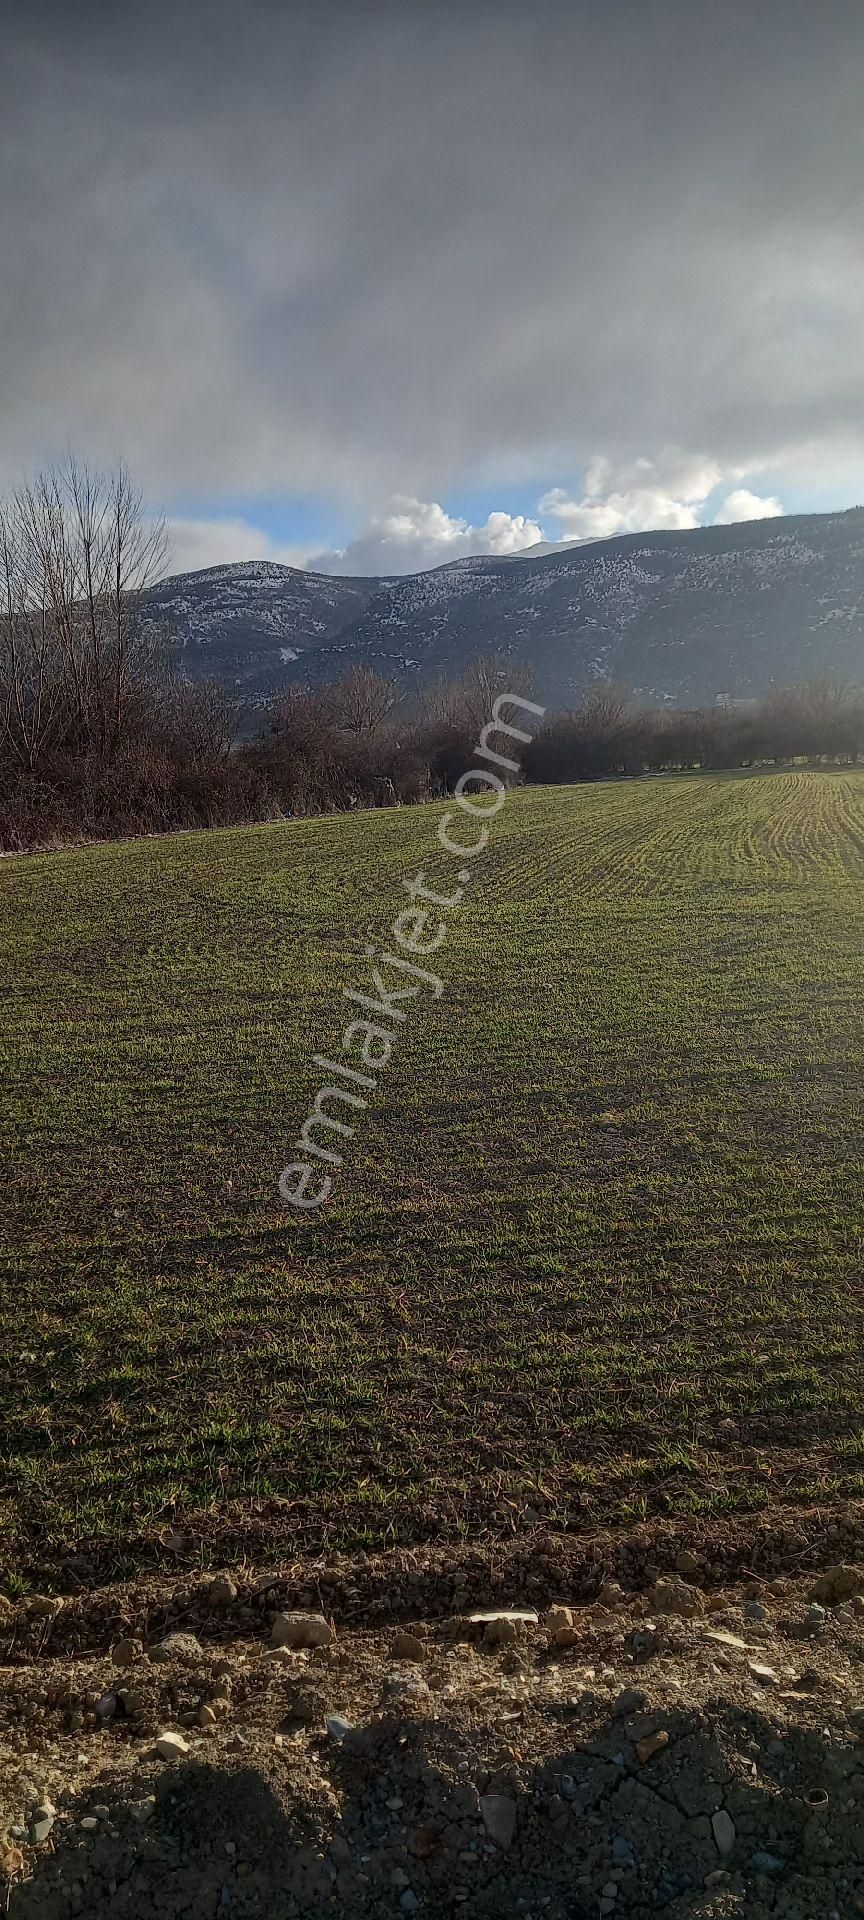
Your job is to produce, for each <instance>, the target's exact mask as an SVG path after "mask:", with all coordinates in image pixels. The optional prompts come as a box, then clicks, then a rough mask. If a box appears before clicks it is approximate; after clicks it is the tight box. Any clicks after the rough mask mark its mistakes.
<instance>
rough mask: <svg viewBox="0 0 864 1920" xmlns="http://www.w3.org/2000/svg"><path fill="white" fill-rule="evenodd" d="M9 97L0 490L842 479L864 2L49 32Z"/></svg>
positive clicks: (36, 17) (171, 13)
mask: <svg viewBox="0 0 864 1920" xmlns="http://www.w3.org/2000/svg"><path fill="white" fill-rule="evenodd" d="M4 66H5V83H4V111H3V114H2V116H0V166H2V194H0V235H2V255H0V257H2V262H3V266H2V274H0V338H2V343H3V379H2V387H0V395H2V398H0V407H2V436H0V458H2V465H3V467H4V468H5V470H6V472H7V473H9V472H12V471H14V470H16V469H17V467H19V466H20V465H21V464H30V463H31V462H32V461H33V460H34V459H36V458H38V457H39V456H40V455H41V454H43V453H45V452H49V451H51V450H52V449H56V448H57V447H62V445H63V444H64V443H65V442H66V441H67V440H68V441H72V442H74V443H75V444H76V445H77V446H79V447H81V448H82V449H84V450H87V451H90V452H91V453H94V454H101V455H105V456H110V455H111V454H113V453H114V452H116V451H117V450H119V449H122V450H123V451H124V452H125V453H126V455H127V457H128V458H129V460H130V461H131V462H132V463H133V465H134V467H135V468H136V470H137V471H138V473H139V474H140V476H141V477H142V479H143V480H144V482H145V484H146V485H147V486H148V488H150V489H151V491H152V492H154V493H155V494H160V493H166V492H172V493H177V492H178V491H179V490H180V489H181V488H188V489H190V490H194V491H195V492H197V493H199V494H209V495H212V496H213V497H214V498H219V497H224V498H226V499H227V498H230V497H231V496H236V495H237V494H238V493H239V492H241V491H242V490H243V489H248V488H255V487H260V488H286V489H288V488H290V489H297V490H310V491H317V492H326V493H333V494H336V495H339V496H340V497H341V498H342V499H343V500H344V501H346V502H347V503H349V505H350V506H351V508H352V510H354V511H356V512H357V513H358V514H359V515H363V516H364V517H367V518H369V519H371V520H374V517H375V515H376V514H379V513H381V512H382V511H384V503H385V502H386V500H387V497H388V496H389V495H391V494H393V493H399V494H402V495H408V496H412V497H416V498H417V499H419V500H421V501H428V500H431V499H435V498H438V497H441V496H442V495H444V496H445V497H446V494H447V491H448V489H452V488H454V487H456V486H457V485H459V484H460V483H462V482H464V481H465V480H466V478H467V477H468V476H470V477H472V478H473V479H475V480H476V479H477V478H478V477H481V478H482V477H485V478H486V479H488V480H489V481H494V480H495V478H496V477H497V476H499V475H501V476H507V478H508V479H509V480H513V479H514V478H517V477H519V476H521V477H522V478H523V479H524V481H525V483H526V485H530V484H533V483H535V482H536V484H537V489H538V494H539V493H540V492H542V491H543V490H544V488H547V487H550V486H552V485H553V484H555V483H558V482H560V481H561V480H567V479H568V477H569V476H572V475H573V474H574V473H575V472H576V471H577V469H578V468H579V467H580V466H581V465H582V464H583V463H585V462H587V461H588V459H589V458H590V457H591V456H592V455H596V454H602V455H604V456H605V457H606V458H607V459H608V460H609V461H610V462H611V463H612V467H613V469H616V470H618V469H624V468H625V467H627V465H628V463H632V462H633V461H635V460H636V459H638V458H640V457H642V458H645V457H647V458H649V459H654V458H655V457H656V456H657V455H658V453H659V451H660V450H661V449H663V448H667V447H669V446H674V447H677V448H681V449H683V450H684V451H685V453H687V454H688V455H689V456H694V457H697V458H699V459H704V460H706V461H709V462H710V461H714V462H717V463H719V464H720V466H721V467H722V469H723V472H724V476H730V478H729V486H730V490H731V489H732V487H733V486H734V484H735V476H736V475H739V476H740V477H741V478H743V476H744V475H745V473H747V472H752V471H754V470H756V469H758V468H759V467H762V466H766V465H769V464H771V463H775V464H776V463H779V462H785V463H786V464H787V465H789V464H793V465H794V464H796V463H797V466H798V467H799V468H802V470H803V467H805V466H806V468H807V470H808V472H810V473H812V475H813V476H814V480H815V482H817V483H818V481H819V480H821V479H825V478H828V477H831V476H836V475H837V474H841V473H843V472H846V471H848V472H849V473H850V475H851V474H856V475H857V474H859V473H860V472H861V471H862V467H864V353H862V343H864V327H862V321H864V253H862V239H861V209H862V188H864V136H862V114H861V104H860V103H861V88H862V78H864V10H862V8H861V6H860V3H859V0H848V3H847V0H821V3H820V5H819V7H818V8H816V7H814V6H812V4H808V5H803V4H800V3H799V0H761V3H760V0H748V3H747V4H746V5H745V4H741V3H740V0H733V3H732V4H727V5H726V6H717V7H712V8H708V7H697V6H694V5H693V4H692V0H617V4H615V3H614V0H612V3H611V4H609V5H601V4H599V0H591V4H588V3H587V0H582V3H581V4H580V3H579V0H576V4H573V3H572V0H570V4H561V5H558V4H544V0H539V3H538V0H535V4H534V5H532V6H530V7H528V6H525V5H521V4H520V5H517V4H508V0H501V3H500V4H498V5H495V6H492V5H486V4H476V5H471V4H470V0H466V3H465V4H463V5H461V6H460V7H458V8H457V7H456V6H450V5H449V4H446V3H443V0H412V4H411V5H410V6H406V5H402V6H399V7H396V6H389V5H383V4H382V5H379V4H375V0H371V3H370V4H363V0H360V3H359V4H356V3H355V4H352V5H350V6H348V5H346V6H345V7H344V8H339V7H336V6H334V5H332V4H328V0H322V3H321V4H318V5H316V6H314V7H311V6H310V7H306V6H302V5H297V6H295V5H292V4H290V0H289V3H288V4H284V5H282V6H273V7H267V6H261V5H256V4H255V0H252V3H251V4H244V5H243V6H239V5H238V6H236V7H235V6H231V7H229V6H218V5H209V6H198V5H196V4H185V5H175V6H173V7H171V8H169V7H167V6H166V7H164V8H163V7H160V6H159V5H156V6H155V7H149V8H147V9H143V8H141V7H140V5H135V6H134V7H133V6H131V5H130V6H127V5H125V4H123V0H120V4H115V5H108V4H106V5H104V6H102V7H97V6H93V7H91V8H90V9H87V8H86V7H85V8H84V9H83V11H81V10H79V9H74V10H73V9H71V8H66V7H65V6H64V7H63V8H62V9H61V8H59V7H58V8H57V10H56V11H53V10H51V9H48V8H46V7H40V6H39V5H38V4H37V5H36V7H35V8H34V7H32V6H30V7H28V8H26V9H24V8H23V7H22V8H21V10H20V12H16V9H15V7H14V6H13V7H12V8H11V9H10V8H9V7H7V9H6V13H5V18H4ZM500 505H501V506H502V507H506V506H507V505H508V501H507V500H506V499H505V498H502V499H501V501H500Z"/></svg>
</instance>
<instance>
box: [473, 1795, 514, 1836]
mask: <svg viewBox="0 0 864 1920" xmlns="http://www.w3.org/2000/svg"><path fill="white" fill-rule="evenodd" d="M480 1813H481V1816H482V1819H483V1825H484V1827H485V1828H486V1832H487V1833H488V1835H489V1838H490V1840H494V1842H495V1845H496V1847H504V1848H506V1847H509V1846H510V1843H511V1841H512V1839H513V1835H514V1833H515V1831H516V1802H515V1800H510V1799H509V1798H508V1796H507V1795H506V1794H504V1793H482V1794H481V1795H480Z"/></svg>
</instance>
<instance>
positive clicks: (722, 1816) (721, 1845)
mask: <svg viewBox="0 0 864 1920" xmlns="http://www.w3.org/2000/svg"><path fill="white" fill-rule="evenodd" d="M711 1828H712V1831H713V1834H714V1839H715V1842H716V1846H717V1852H718V1853H719V1854H721V1855H722V1856H723V1858H724V1859H725V1857H726V1855H727V1853H731V1852H732V1848H733V1847H734V1845H735V1827H734V1824H733V1822H732V1820H731V1819H730V1817H729V1814H728V1813H727V1812H726V1808H725V1807H721V1808H720V1811H719V1813H715V1814H712V1817H711Z"/></svg>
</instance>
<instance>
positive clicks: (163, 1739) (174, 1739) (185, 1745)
mask: <svg viewBox="0 0 864 1920" xmlns="http://www.w3.org/2000/svg"><path fill="white" fill-rule="evenodd" d="M153 1752H154V1753H156V1754H158V1756H159V1759H160V1760H179V1759H181V1758H182V1756H183V1754H184V1753H188V1752H189V1742H188V1740H184V1738H183V1735H182V1733H172V1732H170V1730H169V1731H168V1732H166V1733H160V1735H159V1737H158V1739H157V1740H156V1742H155V1744H154V1747H153Z"/></svg>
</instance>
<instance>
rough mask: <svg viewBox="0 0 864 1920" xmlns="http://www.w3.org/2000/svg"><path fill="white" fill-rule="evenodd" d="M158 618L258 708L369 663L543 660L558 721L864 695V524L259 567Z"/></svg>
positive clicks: (543, 681)
mask: <svg viewBox="0 0 864 1920" xmlns="http://www.w3.org/2000/svg"><path fill="white" fill-rule="evenodd" d="M147 618H148V619H149V620H151V621H153V622H156V623H158V624H159V625H160V626H162V627H163V629H164V631H165V633H166V635H167V638H168V641H169V643H170V646H171V648H172V649H173V651H174V652H175V653H176V654H177V655H178V656H179V658H180V660H181V661H182V663H183V665H184V666H185V668H186V670H187V671H188V672H189V673H190V674H191V675H193V676H194V677H201V676H204V675H208V674H213V675H217V676H218V677H219V678H221V679H224V680H225V681H226V682H227V683H229V684H230V685H231V686H233V687H235V688H236V690H237V692H238V693H239V694H240V695H241V696H242V698H243V699H244V700H245V701H246V702H247V703H248V704H249V705H250V706H252V707H255V706H259V705H261V704H262V703H263V701H264V700H266V699H267V698H269V697H270V696H271V695H272V694H274V693H276V692H278V691H279V690H280V689H283V688H285V687H286V686H289V685H291V684H292V683H296V682H297V681H300V680H311V681H321V680H330V679H333V678H335V677H336V676H337V675H338V674H339V673H340V672H341V671H342V670H343V668H344V667H345V666H346V665H348V664H350V663H353V662H355V661H363V662H365V663H368V664H369V665H370V666H374V667H375V668H376V669H377V670H378V671H379V672H381V673H383V674H386V675H391V676H393V677H394V678H396V679H398V680H399V681H401V682H403V683H407V684H417V683H420V684H422V683H424V682H428V681H429V680H432V679H434V678H436V677H437V676H438V675H439V674H441V673H446V674H448V675H455V674H458V672H459V671H460V670H461V669H462V668H463V667H464V666H465V665H466V663H467V662H468V661H469V660H470V659H472V658H474V657H475V656H476V655H477V654H478V653H488V652H492V651H495V652H499V653H505V654H511V655H512V656H513V657H514V658H515V659H518V660H520V661H523V660H524V661H529V662H530V663H531V665H532V668H533V672H534V680H535V684H536V687H537V689H538V693H539V694H540V697H541V698H543V699H544V700H545V701H546V703H547V704H548V705H550V706H560V705H563V704H566V703H567V702H568V701H572V700H574V699H576V698H577V697H578V695H579V693H580V691H581V690H582V689H583V688H584V687H585V686H586V685H587V684H589V683H590V682H591V681H592V680H595V679H597V678H598V677H602V678H610V679H615V680H621V681H624V682H626V683H627V685H628V686H630V687H631V688H632V690H633V692H634V694H635V695H636V696H637V697H638V698H640V699H642V700H645V701H669V702H672V703H674V704H676V705H678V706H681V705H691V704H697V703H698V704H701V703H705V702H712V701H713V700H714V698H715V696H716V695H717V694H718V693H726V694H729V695H731V696H733V697H735V698H739V699H740V698H747V697H752V696H753V695H755V694H760V693H763V692H764V691H765V690H766V689H767V688H769V687H771V686H772V685H777V684H781V685H782V684H786V683H788V682H790V681H792V680H798V679H801V678H803V677H805V676H806V675H808V674H811V673H813V672H815V671H816V670H818V669H819V668H821V667H830V668H832V669H834V670H836V671H838V672H840V673H842V674H844V675H846V676H848V677H849V678H851V679H854V680H856V681H864V508H861V507H854V508H851V509H850V510H849V511H848V512H846V513H829V514H802V515H798V516H796V517H789V518H783V519H772V520H754V521H748V522H745V523H739V524H737V525H735V526H731V527H698V528H694V529H693V530H692V531H687V532H662V533H634V534H626V535H623V536H621V537H619V538H617V539H614V540H602V541H597V542H592V543H591V544H590V545H586V546H578V547H568V548H566V549H558V550H556V551H554V552H552V553H548V554H540V555H530V554H529V555H527V556H521V557H517V558H515V559H499V558H496V557H494V556H485V555H484V556H479V557H477V558H474V559H469V560H458V561H453V562H450V563H449V564H448V565H446V566H443V567H436V568H435V569H434V570H433V571H432V572H429V573H418V574H410V575H407V576H405V577H403V578H399V579H394V578H390V579H343V578H341V577H339V576H334V575H329V574H318V573H305V572H303V571H302V570H300V569H299V568H296V567H278V566H274V565H271V564H269V563H264V562H260V561H247V562H242V563H239V564H237V565H235V566H223V567H208V568H207V569H205V570H204V571H203V572H201V573H186V574H179V575H176V576H175V577H174V578H173V579H170V580H164V581H162V582H161V583H160V585H159V586H157V587H156V588H154V589H153V590H152V592H151V593H150V595H149V598H148V603H147Z"/></svg>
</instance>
